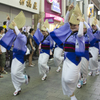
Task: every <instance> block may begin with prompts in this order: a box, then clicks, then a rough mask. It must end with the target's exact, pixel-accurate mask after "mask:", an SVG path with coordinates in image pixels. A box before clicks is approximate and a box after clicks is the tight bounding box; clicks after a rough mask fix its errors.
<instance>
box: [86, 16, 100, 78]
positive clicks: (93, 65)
mask: <svg viewBox="0 0 100 100" xmlns="http://www.w3.org/2000/svg"><path fill="white" fill-rule="evenodd" d="M89 21H90V16H89V19H88V23H89V25H90V22H89ZM91 30H92V33H93V36H94V38H95V40H96V42H95V43H94V44H93V45H92V46H90V48H89V52H90V53H91V55H92V58H90V60H89V68H90V72H89V74H88V75H90V76H92V75H93V76H95V75H99V71H98V55H99V40H100V28H99V26H98V25H97V19H96V16H95V17H94V19H93V23H92V28H91ZM94 51H95V52H94Z"/></svg>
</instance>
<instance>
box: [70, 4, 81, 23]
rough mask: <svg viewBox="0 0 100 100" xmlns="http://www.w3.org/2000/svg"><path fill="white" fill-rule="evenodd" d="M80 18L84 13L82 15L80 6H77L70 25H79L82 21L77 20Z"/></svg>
mask: <svg viewBox="0 0 100 100" xmlns="http://www.w3.org/2000/svg"><path fill="white" fill-rule="evenodd" d="M78 16H82V13H81V10H80V8H79V6H78V4H77V5H76V6H75V8H74V10H73V12H72V15H71V18H70V20H69V23H71V24H74V25H77V24H79V22H80V21H79V20H77V17H78Z"/></svg>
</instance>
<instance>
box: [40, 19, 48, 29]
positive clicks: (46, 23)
mask: <svg viewBox="0 0 100 100" xmlns="http://www.w3.org/2000/svg"><path fill="white" fill-rule="evenodd" d="M44 26H46V28H48V29H49V22H48V20H47V19H46V20H45V22H44V23H43V25H42V27H41V30H43V31H47V30H46V28H45V27H44Z"/></svg>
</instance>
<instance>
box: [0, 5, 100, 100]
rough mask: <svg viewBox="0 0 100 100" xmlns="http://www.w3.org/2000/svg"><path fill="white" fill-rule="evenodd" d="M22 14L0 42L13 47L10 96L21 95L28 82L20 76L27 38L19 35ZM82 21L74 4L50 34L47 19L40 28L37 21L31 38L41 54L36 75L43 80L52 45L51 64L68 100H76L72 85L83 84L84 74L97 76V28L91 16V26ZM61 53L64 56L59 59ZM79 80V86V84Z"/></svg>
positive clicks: (23, 20) (84, 81)
mask: <svg viewBox="0 0 100 100" xmlns="http://www.w3.org/2000/svg"><path fill="white" fill-rule="evenodd" d="M25 20H26V18H25V15H24V13H23V12H22V11H21V12H20V13H19V14H18V15H17V16H16V17H15V18H14V20H13V21H12V22H11V23H9V21H8V23H9V29H8V31H7V33H6V34H5V35H4V37H3V38H2V39H1V40H0V45H2V46H3V47H5V48H6V49H7V50H9V49H10V48H11V46H12V44H13V43H14V44H13V45H14V49H13V60H12V65H11V78H12V83H13V85H14V88H15V92H14V93H13V94H14V96H16V95H18V94H19V93H20V92H21V85H22V83H26V84H28V83H29V80H30V76H29V75H24V74H23V71H24V68H25V63H24V56H25V54H27V52H28V50H27V47H26V42H27V39H26V37H25V35H23V34H21V28H22V27H23V26H24V25H25ZM89 20H90V16H89V18H88V22H86V21H85V18H84V17H83V15H82V13H81V10H80V8H79V7H78V5H76V6H75V8H74V5H73V4H71V5H70V6H69V8H68V11H67V13H66V16H65V20H64V23H63V22H61V23H60V25H57V26H56V27H55V29H54V30H53V31H52V32H50V30H49V23H48V20H46V21H45V22H44V24H43V25H42V27H41V29H40V23H41V19H40V20H39V22H38V25H37V30H36V32H35V33H34V36H33V39H34V40H35V42H36V43H37V44H38V45H39V44H41V51H40V55H39V58H38V69H39V74H40V75H43V77H42V80H43V81H44V80H46V78H47V74H48V73H49V71H50V67H49V66H48V65H47V62H48V60H49V55H50V50H51V49H52V48H53V45H54V43H55V45H56V48H55V50H54V63H55V66H56V67H58V69H57V72H59V71H60V70H61V67H60V64H61V63H62V62H63V67H62V78H61V80H62V89H63V93H64V95H67V96H69V97H70V98H71V100H77V98H76V97H75V94H74V91H75V89H76V86H77V87H78V88H80V87H81V86H82V84H86V80H87V75H88V66H89V68H90V72H89V75H99V71H98V54H99V39H100V28H99V26H98V25H97V19H96V17H94V20H93V23H92V25H90V23H89ZM63 51H64V57H63V56H61V55H62V52H63ZM82 80H83V83H82Z"/></svg>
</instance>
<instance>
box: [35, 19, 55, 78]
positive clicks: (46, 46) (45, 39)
mask: <svg viewBox="0 0 100 100" xmlns="http://www.w3.org/2000/svg"><path fill="white" fill-rule="evenodd" d="M40 22H41V20H39V23H38V25H37V30H36V32H35V34H34V36H33V38H34V40H35V42H36V43H37V44H38V45H39V44H40V43H41V51H40V55H39V59H38V69H39V74H40V75H43V77H42V80H46V78H47V73H49V70H50V67H49V66H48V65H47V62H48V60H49V55H50V49H52V48H53V40H52V38H51V36H50V35H49V32H50V31H49V29H48V28H49V23H48V20H46V21H45V22H44V25H43V26H42V28H41V31H40V29H39V26H40Z"/></svg>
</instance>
